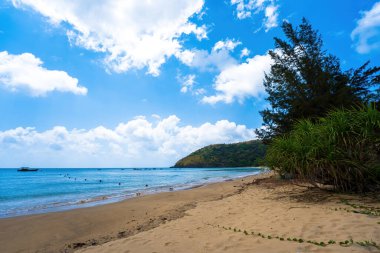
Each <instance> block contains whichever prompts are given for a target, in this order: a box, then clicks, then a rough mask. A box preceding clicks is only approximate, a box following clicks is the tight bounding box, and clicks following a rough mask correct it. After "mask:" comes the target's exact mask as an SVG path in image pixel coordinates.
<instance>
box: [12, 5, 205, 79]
mask: <svg viewBox="0 0 380 253" xmlns="http://www.w3.org/2000/svg"><path fill="white" fill-rule="evenodd" d="M12 2H13V5H14V6H15V7H18V8H31V9H33V10H35V11H37V12H39V13H40V14H41V15H43V16H45V17H47V18H48V20H49V22H50V23H52V24H54V25H59V24H64V25H63V26H62V27H67V36H68V38H69V40H70V42H71V43H72V44H73V45H77V46H81V47H84V48H86V49H88V50H92V51H95V52H102V53H104V54H105V55H106V58H105V59H104V63H105V64H106V66H107V68H108V69H110V70H112V71H115V72H125V71H128V70H130V69H131V68H136V69H142V68H145V67H147V72H148V73H149V74H152V75H159V69H160V66H161V65H162V64H163V63H165V61H166V60H167V58H169V57H171V56H173V55H176V54H178V53H179V52H181V51H182V44H181V41H180V37H181V36H184V35H189V34H194V35H195V36H196V37H197V38H198V39H199V40H201V39H203V38H206V37H207V31H206V27H205V26H204V25H196V24H195V23H193V22H191V21H190V19H191V18H192V17H193V16H194V15H197V14H200V13H201V11H202V8H203V5H204V0H155V1H151V0H128V1H121V0H119V1H115V0H104V1H88V0H77V1H67V0H54V1H49V0H40V1H34V0H12Z"/></svg>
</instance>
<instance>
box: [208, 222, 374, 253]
mask: <svg viewBox="0 0 380 253" xmlns="http://www.w3.org/2000/svg"><path fill="white" fill-rule="evenodd" d="M209 225H210V226H213V225H211V224H209ZM214 227H215V226H214ZM217 227H218V228H222V229H224V230H229V231H233V232H236V233H243V234H244V235H246V236H258V237H261V238H264V239H269V240H271V239H277V240H280V241H289V242H296V243H309V244H314V245H316V246H319V247H326V246H328V245H332V244H337V242H336V241H335V240H329V241H328V242H324V241H321V242H317V241H315V240H305V239H303V238H296V237H293V238H291V237H287V238H285V237H280V236H274V235H265V234H263V233H260V232H259V233H258V232H253V231H251V232H248V231H247V230H242V229H239V228H231V227H225V226H219V225H217ZM338 244H339V245H340V246H341V247H350V246H352V245H353V244H357V245H359V246H362V247H374V248H376V249H379V250H380V245H379V244H377V243H376V242H374V241H372V240H371V241H368V240H365V241H354V240H352V239H349V240H345V241H340V242H338Z"/></svg>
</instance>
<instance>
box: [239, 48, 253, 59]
mask: <svg viewBox="0 0 380 253" xmlns="http://www.w3.org/2000/svg"><path fill="white" fill-rule="evenodd" d="M250 53H251V51H249V49H248V48H246V47H245V48H243V49H242V50H241V52H240V58H244V57H246V56H248V55H249V54H250Z"/></svg>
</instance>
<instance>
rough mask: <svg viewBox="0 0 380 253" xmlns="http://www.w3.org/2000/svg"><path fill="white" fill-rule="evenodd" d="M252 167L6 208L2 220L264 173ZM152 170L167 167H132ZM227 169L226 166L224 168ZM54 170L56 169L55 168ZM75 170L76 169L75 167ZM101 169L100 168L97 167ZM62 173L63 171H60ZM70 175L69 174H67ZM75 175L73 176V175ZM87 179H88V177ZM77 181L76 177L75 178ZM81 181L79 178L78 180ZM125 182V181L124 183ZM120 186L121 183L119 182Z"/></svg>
mask: <svg viewBox="0 0 380 253" xmlns="http://www.w3.org/2000/svg"><path fill="white" fill-rule="evenodd" d="M247 168H251V169H256V170H257V171H252V172H246V173H244V175H234V176H226V178H224V177H221V176H215V177H211V178H202V179H198V180H195V181H193V182H187V183H179V182H178V183H174V184H167V185H161V186H151V187H147V185H145V183H141V186H143V185H145V187H142V188H140V189H138V188H133V189H130V188H128V186H127V187H124V188H121V189H123V190H122V191H119V190H118V191H116V192H108V193H107V192H103V194H99V193H97V194H91V193H89V194H87V195H88V196H87V197H84V198H83V197H80V196H79V197H78V198H76V199H74V198H71V199H70V200H67V201H66V200H65V201H64V200H60V199H59V198H58V197H57V198H56V200H55V201H50V202H45V203H38V205H30V206H24V207H22V208H14V209H8V210H5V212H2V213H1V214H0V220H1V219H7V218H13V217H21V216H28V215H35V214H45V213H52V212H62V211H69V210H74V209H81V208H89V207H95V206H100V205H107V204H112V203H117V202H121V201H124V200H127V199H131V198H134V197H136V196H140V195H151V194H157V193H161V192H170V191H181V190H187V189H192V188H196V187H200V186H204V185H208V184H213V183H217V182H224V181H226V180H230V179H232V180H234V179H238V178H241V177H246V176H251V175H256V174H259V173H262V172H263V170H262V169H261V168H256V167H247ZM103 169H104V170H107V169H111V170H115V169H114V168H103ZM132 169H133V170H151V169H154V170H156V169H159V170H164V169H167V168H130V170H132ZM224 169H226V168H224ZM53 170H56V169H55V168H54V169H53ZM74 170H76V169H75V168H74ZM97 170H99V169H97ZM60 175H61V173H60ZM67 175H68V174H67ZM72 177H73V176H72ZM86 180H87V179H86ZM75 181H76V179H75ZM78 181H79V180H78ZM123 184H124V183H123ZM119 186H120V183H119Z"/></svg>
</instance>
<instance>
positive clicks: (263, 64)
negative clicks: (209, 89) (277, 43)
mask: <svg viewBox="0 0 380 253" xmlns="http://www.w3.org/2000/svg"><path fill="white" fill-rule="evenodd" d="M271 64H272V60H271V57H270V56H269V55H268V54H266V55H256V56H254V57H253V58H249V59H247V60H246V62H244V63H241V64H235V65H232V66H230V67H228V68H226V69H224V70H223V71H222V72H221V73H220V74H219V75H218V76H217V77H216V78H215V81H214V85H213V86H214V89H215V90H216V92H217V93H216V94H215V95H213V96H205V97H203V99H202V101H203V102H204V103H208V104H215V103H218V102H224V103H227V104H229V103H232V102H234V101H235V100H237V101H238V102H240V103H242V102H243V101H244V99H246V98H248V97H259V96H260V95H262V94H264V92H265V89H264V86H263V80H264V76H265V72H269V70H270V66H271Z"/></svg>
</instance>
